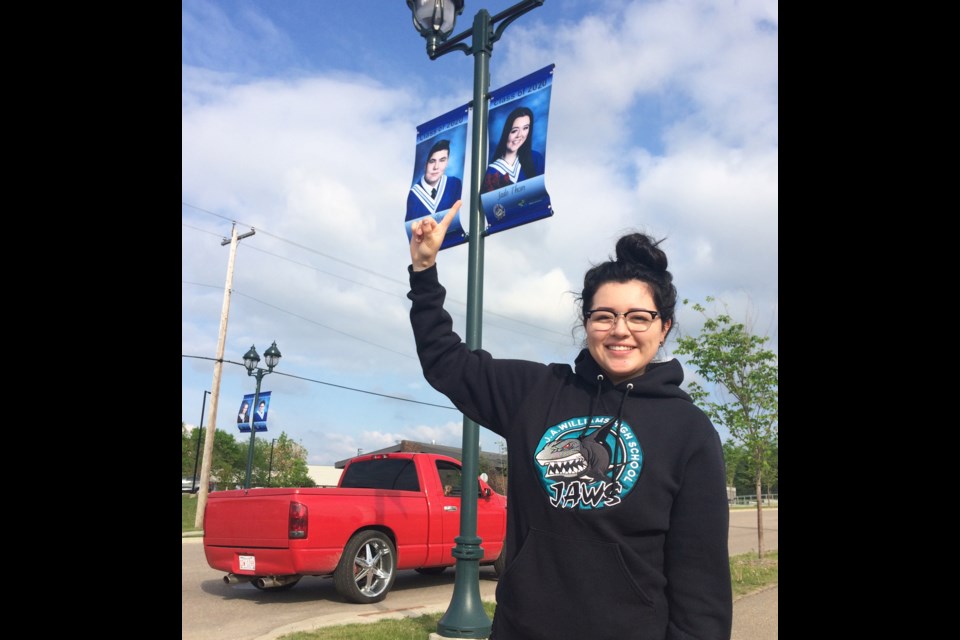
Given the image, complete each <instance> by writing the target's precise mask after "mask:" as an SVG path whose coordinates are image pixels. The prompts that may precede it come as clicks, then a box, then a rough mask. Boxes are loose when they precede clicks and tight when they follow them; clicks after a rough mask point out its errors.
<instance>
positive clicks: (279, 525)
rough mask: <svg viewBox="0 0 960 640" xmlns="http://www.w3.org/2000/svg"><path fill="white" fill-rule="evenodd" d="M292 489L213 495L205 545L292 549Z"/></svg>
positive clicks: (206, 519)
mask: <svg viewBox="0 0 960 640" xmlns="http://www.w3.org/2000/svg"><path fill="white" fill-rule="evenodd" d="M297 498H298V496H297V494H296V493H295V492H294V491H292V490H289V489H288V490H283V489H262V490H255V491H252V492H250V493H249V494H246V495H245V492H244V491H222V492H215V493H212V494H210V496H209V499H208V501H207V507H206V512H205V514H204V518H203V538H204V544H205V545H214V546H228V547H262V548H281V549H286V548H287V547H288V546H289V538H288V536H289V532H288V530H287V529H288V515H289V512H290V503H291V502H295V501H297Z"/></svg>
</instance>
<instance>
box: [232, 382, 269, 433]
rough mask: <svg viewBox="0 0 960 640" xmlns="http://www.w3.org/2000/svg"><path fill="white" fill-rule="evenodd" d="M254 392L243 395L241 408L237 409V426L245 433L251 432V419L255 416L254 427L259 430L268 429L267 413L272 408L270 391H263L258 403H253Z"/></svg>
mask: <svg viewBox="0 0 960 640" xmlns="http://www.w3.org/2000/svg"><path fill="white" fill-rule="evenodd" d="M253 396H254V394H252V393H248V394H246V395H245V396H243V402H241V403H240V410H239V411H237V428H238V429H240V431H242V432H244V433H250V419H251V418H253V428H254V429H256V430H257V431H266V430H267V413H268V412H269V410H270V392H269V391H261V392H260V396H259V397H258V398H257V403H256V405H254V403H253V399H254V398H253Z"/></svg>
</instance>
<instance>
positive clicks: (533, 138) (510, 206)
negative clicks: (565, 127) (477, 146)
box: [480, 64, 556, 235]
mask: <svg viewBox="0 0 960 640" xmlns="http://www.w3.org/2000/svg"><path fill="white" fill-rule="evenodd" d="M554 66H556V65H552V64H551V65H550V66H547V67H544V68H543V69H540V70H539V71H536V72H534V73H532V74H530V75H528V76H527V77H525V78H521V79H520V80H517V81H515V82H511V83H510V84H508V85H507V86H505V87H503V88H502V89H497V90H496V91H494V92H493V93H491V94H490V114H489V117H488V119H487V138H488V139H489V143H490V150H489V154H488V164H487V170H486V173H485V175H484V177H483V181H482V182H481V184H480V206H481V207H482V209H483V214H484V216H485V217H486V219H487V230H486V233H487V235H489V234H492V233H497V232H498V231H504V230H505V229H511V228H513V227H517V226H520V225H522V224H527V223H528V222H533V221H534V220H540V219H541V218H549V217H550V216H552V215H553V207H552V206H551V205H550V195H549V194H548V193H547V187H546V185H545V184H544V172H545V170H546V157H547V156H546V148H547V121H548V119H549V114H550V88H551V87H552V85H553V68H554Z"/></svg>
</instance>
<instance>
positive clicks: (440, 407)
mask: <svg viewBox="0 0 960 640" xmlns="http://www.w3.org/2000/svg"><path fill="white" fill-rule="evenodd" d="M180 357H181V358H194V359H196V360H213V361H214V362H216V361H217V359H216V358H208V357H206V356H190V355H187V354H180ZM222 362H224V363H226V364H235V365H239V366H241V367H243V368H244V369H246V365H245V364H243V363H242V362H234V361H233V360H222ZM270 373H271V375H279V376H286V377H287V378H294V379H296V380H304V381H306V382H315V383H317V384H322V385H326V386H328V387H337V388H338V389H346V390H347V391H356V392H357V393H366V394H368V395H371V396H380V397H381V398H389V399H391V400H400V401H401V402H412V403H413V404H422V405H424V406H427V407H436V408H438V409H453V410H454V411H457V408H456V407H450V406H446V405H442V404H433V403H432V402H423V401H422V400H411V399H410V398H401V397H400V396H392V395H389V394H386V393H377V392H376V391H367V390H366V389H357V388H355V387H347V386H344V385H342V384H334V383H332V382H324V381H323V380H316V379H314V378H306V377H304V376H296V375H293V374H292V373H284V372H282V371H277V370H274V371H271V372H270Z"/></svg>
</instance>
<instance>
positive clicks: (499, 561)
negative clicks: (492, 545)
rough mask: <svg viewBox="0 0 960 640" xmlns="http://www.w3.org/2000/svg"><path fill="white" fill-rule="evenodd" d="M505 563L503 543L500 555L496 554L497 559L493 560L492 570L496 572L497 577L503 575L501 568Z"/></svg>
mask: <svg viewBox="0 0 960 640" xmlns="http://www.w3.org/2000/svg"><path fill="white" fill-rule="evenodd" d="M506 564H507V547H506V545H504V547H503V549H501V550H500V555H499V556H497V559H496V560H494V561H493V570H494V572H496V574H497V577H498V578H499V577H500V576H502V575H503V570H504V568H505V565H506Z"/></svg>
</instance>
